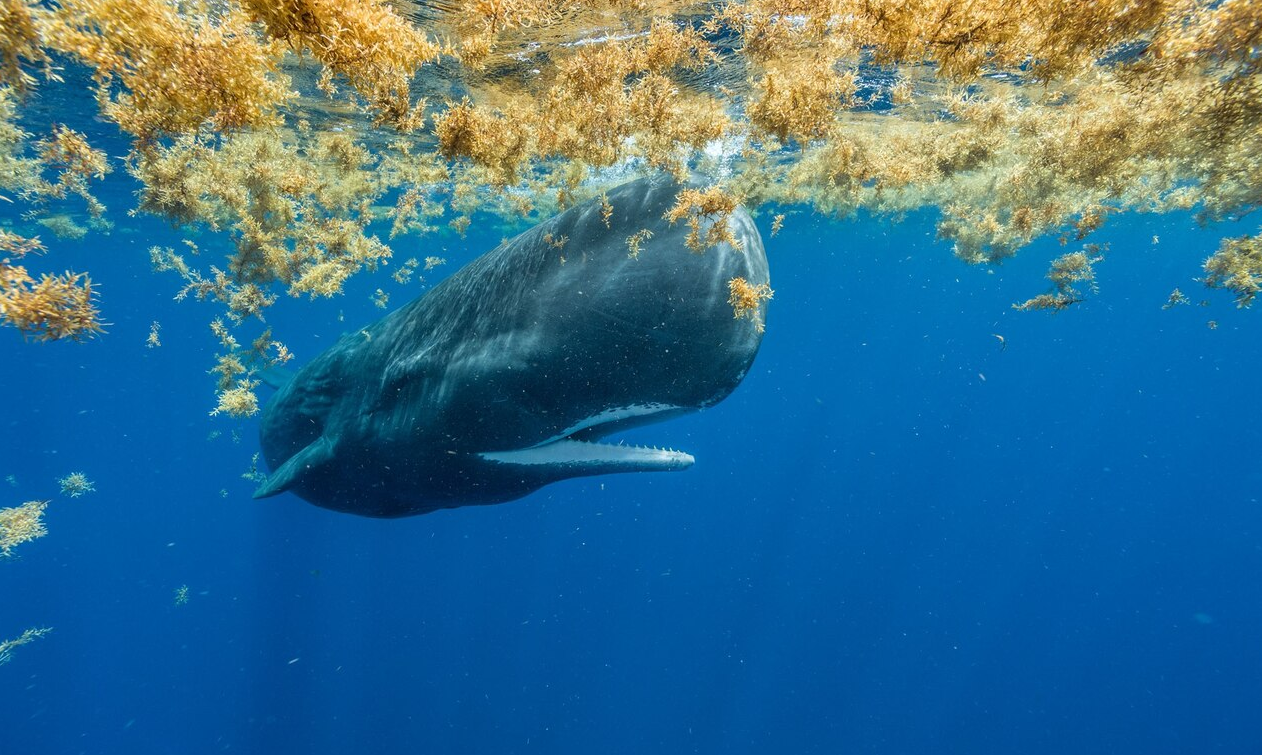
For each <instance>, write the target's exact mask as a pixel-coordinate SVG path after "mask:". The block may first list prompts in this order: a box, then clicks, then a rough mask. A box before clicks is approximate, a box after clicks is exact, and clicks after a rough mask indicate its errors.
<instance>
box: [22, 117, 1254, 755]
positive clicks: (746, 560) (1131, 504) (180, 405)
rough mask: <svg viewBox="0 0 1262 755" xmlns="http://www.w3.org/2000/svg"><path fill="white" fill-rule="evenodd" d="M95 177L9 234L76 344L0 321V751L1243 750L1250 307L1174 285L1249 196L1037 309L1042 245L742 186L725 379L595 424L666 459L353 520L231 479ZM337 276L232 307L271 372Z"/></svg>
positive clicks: (232, 469) (347, 320)
mask: <svg viewBox="0 0 1262 755" xmlns="http://www.w3.org/2000/svg"><path fill="white" fill-rule="evenodd" d="M97 128H98V129H100V128H103V127H101V126H99V125H98V126H97ZM98 136H100V135H98ZM102 138H104V139H105V142H106V143H107V144H110V149H111V154H114V155H121V154H123V150H124V149H125V147H124V145H123V143H122V142H121V141H115V142H113V143H110V141H109V138H110V137H109V135H108V134H105V135H104V136H103V137H102ZM119 173H121V171H119ZM134 189H135V187H134V186H133V185H132V184H131V183H129V180H128V179H127V178H126V177H125V176H122V175H118V174H116V175H114V176H113V177H111V179H110V180H109V182H108V184H107V189H106V190H105V191H104V192H103V199H104V200H105V201H106V203H107V204H109V205H110V206H111V210H112V212H113V214H114V216H115V218H116V220H117V221H118V224H117V226H116V227H115V228H114V230H113V232H112V233H110V234H109V235H100V234H91V235H89V236H87V237H86V238H85V239H83V240H82V241H61V240H57V239H55V238H52V237H51V236H47V237H46V238H45V241H46V242H47V243H48V246H49V248H50V252H49V254H48V256H47V257H46V258H44V259H42V260H37V261H35V262H32V264H31V266H32V267H33V268H36V269H48V270H61V269H64V268H70V269H74V270H88V271H90V272H91V273H92V276H93V278H94V280H96V281H97V282H98V283H99V285H100V290H101V306H102V308H103V310H104V313H105V316H106V319H107V320H109V321H110V322H111V323H112V325H110V326H109V328H108V330H109V333H108V334H107V335H105V336H102V337H100V338H98V339H96V340H94V341H91V342H89V343H86V344H71V343H54V344H34V343H24V342H23V341H22V339H21V338H20V336H19V335H18V334H17V333H16V332H13V331H4V332H0V395H2V396H3V397H4V401H3V403H2V404H0V477H3V476H4V475H9V474H12V475H13V476H14V479H15V484H12V485H10V484H9V483H4V482H0V492H2V493H3V497H2V498H0V505H5V506H9V505H17V504H18V503H20V502H22V501H25V500H29V499H35V498H50V499H53V502H52V504H50V506H49V508H48V512H47V516H46V519H47V524H48V527H49V529H50V534H49V535H48V536H47V537H45V538H43V539H41V540H38V541H35V542H32V543H29V544H26V545H23V546H21V547H20V549H19V551H18V554H19V556H20V557H19V558H15V559H12V560H8V561H3V562H0V595H2V596H3V599H2V600H0V637H13V636H16V635H18V634H19V633H20V632H21V631H22V630H23V629H25V628H26V627H29V626H50V627H53V631H52V633H50V634H49V635H48V636H46V637H44V638H43V639H41V640H39V641H37V642H34V643H32V644H30V645H27V646H24V647H21V648H18V649H17V650H15V651H14V655H13V660H12V662H11V663H9V664H7V665H5V666H3V667H0V732H3V734H2V735H0V736H2V740H0V741H2V743H3V744H0V751H2V752H3V753H6V754H8V753H13V754H14V755H44V754H45V753H90V754H97V753H102V754H104V753H129V754H133V755H134V754H147V753H182V754H185V755H195V754H198V753H219V752H246V753H310V754H313V755H323V754H324V753H328V754H330V755H332V754H334V753H336V754H338V755H341V754H342V753H348V752H353V753H360V752H364V753H369V752H371V753H404V752H407V753H411V752H433V753H530V752H537V753H589V752H602V753H646V752H662V753H675V752H679V753H683V752H688V753H694V752H695V753H766V752H786V753H882V754H887V753H930V752H932V753H960V754H965V753H968V754H974V753H992V752H993V753H1031V754H1040V753H1047V754H1048V755H1053V754H1055V755H1061V754H1062V753H1066V752H1082V753H1143V754H1144V755H1160V754H1163V753H1188V752H1214V753H1258V752H1262V716H1259V715H1258V712H1259V710H1262V644H1260V643H1259V642H1258V638H1259V628H1260V627H1262V600H1259V598H1262V592H1260V591H1259V587H1258V575H1259V574H1262V506H1260V504H1259V500H1258V499H1259V496H1262V492H1260V490H1259V489H1260V487H1262V465H1260V463H1259V451H1260V450H1262V429H1260V427H1259V423H1258V392H1257V375H1258V373H1259V368H1262V355H1260V354H1259V350H1258V343H1259V340H1258V338H1259V334H1260V333H1262V323H1260V322H1259V320H1258V313H1257V312H1253V311H1248V310H1244V311H1239V310H1237V309H1236V308H1235V306H1234V303H1233V302H1232V301H1231V299H1230V297H1229V296H1227V295H1225V294H1223V293H1222V292H1202V291H1201V290H1200V288H1199V286H1198V284H1195V283H1194V282H1193V281H1192V280H1191V279H1192V278H1193V277H1195V275H1196V274H1197V272H1198V270H1199V265H1200V262H1201V261H1202V260H1203V259H1204V258H1205V257H1206V256H1208V255H1209V254H1210V253H1212V252H1213V251H1214V249H1215V248H1216V247H1217V244H1218V240H1219V239H1220V238H1221V237H1222V236H1224V235H1232V234H1235V235H1238V234H1241V233H1246V232H1253V231H1254V230H1256V229H1255V222H1252V223H1251V222H1248V221H1246V222H1243V223H1239V224H1235V225H1226V224H1223V225H1217V226H1214V227H1212V228H1210V229H1208V230H1201V229H1198V228H1197V226H1196V224H1195V223H1194V222H1193V220H1192V218H1191V217H1190V216H1188V215H1166V216H1144V215H1132V216H1122V217H1114V218H1111V219H1110V221H1109V223H1108V224H1107V225H1106V226H1105V228H1104V229H1103V230H1101V231H1100V232H1099V233H1098V234H1097V235H1096V236H1095V237H1093V239H1092V240H1094V241H1097V242H1107V243H1108V244H1109V250H1108V252H1107V253H1106V255H1105V259H1104V261H1103V262H1101V263H1100V264H1099V265H1098V268H1097V270H1098V276H1099V291H1098V293H1096V294H1093V295H1091V296H1089V297H1088V300H1087V301H1085V302H1084V303H1082V304H1080V305H1077V306H1075V307H1072V308H1070V309H1069V310H1068V311H1065V312H1063V313H1061V314H1058V315H1047V314H1044V313H1020V312H1016V311H1014V310H1012V309H1011V304H1012V303H1013V302H1016V301H1021V300H1024V299H1026V298H1028V297H1030V296H1032V295H1034V294H1037V293H1040V292H1042V291H1043V290H1044V289H1045V286H1046V281H1045V280H1044V279H1043V275H1044V273H1045V271H1046V267H1047V264H1048V262H1049V260H1050V259H1052V258H1053V257H1055V256H1056V255H1058V254H1060V253H1062V252H1063V251H1064V250H1063V249H1062V248H1061V247H1060V246H1059V245H1058V244H1057V243H1056V242H1055V241H1054V240H1049V241H1045V242H1040V243H1038V244H1035V245H1034V246H1033V247H1031V248H1030V249H1027V250H1025V251H1023V252H1022V253H1021V254H1020V255H1019V256H1018V257H1017V258H1015V259H1013V260H1011V261H1009V262H1007V263H1005V264H1004V265H1002V266H1001V267H998V268H995V269H993V270H987V269H985V268H976V267H969V266H966V265H964V264H963V263H961V262H959V261H958V260H956V259H954V258H953V257H952V255H951V250H950V248H949V246H948V245H946V244H945V243H943V242H941V241H937V240H935V237H934V231H933V223H934V216H933V215H932V214H931V213H918V214H913V215H911V216H909V217H907V218H904V219H903V220H902V221H901V222H898V223H892V222H890V221H889V220H888V219H879V218H871V217H866V216H865V217H859V218H855V219H852V220H848V221H840V222H839V221H829V220H824V219H821V218H818V217H814V216H812V215H810V214H809V213H804V212H796V211H793V210H792V208H788V209H789V211H790V214H789V215H788V219H787V222H786V223H785V228H784V231H783V232H782V233H781V234H779V235H778V236H776V237H775V238H770V234H769V226H770V222H771V214H772V213H770V212H766V213H764V214H763V215H761V216H760V218H759V223H760V227H761V229H762V231H763V234H764V239H765V241H766V244H767V250H768V255H769V258H770V262H771V270H772V285H773V287H774V289H775V292H776V293H775V300H774V301H773V302H772V303H771V306H770V311H769V317H768V323H767V333H766V339H765V341H764V344H763V348H762V351H761V353H760V354H759V356H758V359H757V361H756V363H755V366H754V369H753V371H752V372H751V374H750V375H749V376H748V378H747V379H746V380H745V382H744V383H743V384H742V385H741V386H740V388H739V389H738V390H737V391H736V393H735V394H733V395H732V396H731V397H730V398H729V399H728V400H726V401H725V402H723V403H722V404H720V405H718V406H717V407H715V408H713V409H710V410H707V411H705V412H703V413H700V414H697V415H694V416H690V417H687V418H683V419H677V420H673V421H670V422H668V423H664V424H659V425H653V426H650V427H646V428H642V429H639V430H637V431H634V432H632V433H627V434H626V435H625V437H626V438H627V439H628V441H632V442H642V443H653V444H661V445H670V446H672V447H675V448H681V449H685V450H687V451H689V452H691V453H692V454H694V455H695V456H696V457H697V464H696V466H695V467H693V468H692V469H690V470H688V471H686V472H682V473H678V474H659V475H651V474H640V475H622V476H607V477H595V478H586V479H581V480H574V481H569V482H565V483H561V484H557V485H553V486H550V487H547V488H545V489H543V490H541V491H540V492H538V493H536V494H534V495H531V496H529V497H528V498H526V499H523V500H520V501H517V502H514V503H509V504H504V505H500V506H490V507H470V508H462V509H457V510H452V511H442V512H438V513H435V514H430V515H426V516H422V517H416V518H411V519H403V520H392V521H381V520H372V519H363V518H357V517H352V516H347V515H342V514H336V513H333V512H330V511H326V510H323V509H319V508H316V507H313V506H311V505H309V504H306V503H304V502H302V501H300V500H299V499H297V498H295V497H292V496H288V495H286V496H282V497H278V498H274V499H269V500H265V501H255V500H252V499H251V498H250V493H251V491H252V490H253V487H254V483H252V482H250V481H248V480H245V479H243V478H242V476H241V475H242V473H243V472H245V471H246V470H247V469H248V467H249V465H250V459H251V456H252V455H253V454H254V453H255V452H256V451H257V424H256V423H255V422H251V421H244V422H238V421H232V420H227V419H223V418H212V417H209V416H208V411H209V409H210V408H212V406H213V404H214V398H213V380H212V378H211V377H210V376H209V375H207V374H206V371H207V370H208V369H209V367H211V366H212V365H213V363H214V359H213V354H214V353H215V346H216V344H215V341H214V339H213V337H212V336H211V334H210V332H209V330H208V328H207V322H208V321H209V320H210V319H211V318H212V317H214V316H215V315H216V314H217V311H216V310H215V309H214V308H213V307H212V306H211V305H208V304H199V303H196V302H175V301H173V300H172V297H173V294H174V293H175V292H176V290H178V288H179V285H180V284H179V281H178V279H177V278H175V277H173V276H171V275H169V274H167V275H161V274H155V273H154V272H152V271H151V270H150V265H149V260H148V254H147V249H148V248H149V246H151V245H154V244H158V245H172V246H174V245H178V244H179V243H180V239H181V238H183V237H184V236H183V235H182V233H181V232H176V231H174V230H172V229H171V228H169V227H168V226H166V225H165V224H164V223H162V222H160V221H158V220H157V219H154V218H150V217H144V216H141V217H137V218H127V217H126V216H125V215H124V214H122V211H124V210H126V209H128V208H129V207H131V206H132V205H133V204H134V198H133V197H132V194H131V193H132V192H133V191H134ZM0 211H7V210H4V208H3V207H0ZM502 232H503V231H502V229H501V228H499V227H498V226H496V225H495V224H494V223H493V222H492V221H490V220H489V219H485V218H480V219H479V220H478V222H476V223H475V225H474V228H473V229H472V231H471V233H470V235H469V238H468V239H467V240H460V239H454V238H445V239H438V240H435V239H433V238H429V239H425V240H417V239H415V238H413V239H405V240H402V241H398V242H396V243H395V253H396V258H397V259H403V258H406V257H408V256H421V255H430V254H436V255H439V256H444V257H446V258H447V259H448V260H449V264H448V265H447V266H446V267H444V268H440V269H439V270H437V271H435V273H436V274H435V275H432V276H431V279H430V281H429V282H430V283H432V282H433V281H434V280H437V279H438V278H439V277H441V275H443V274H447V273H449V272H451V271H454V270H455V269H456V268H458V266H459V265H460V264H462V263H463V262H466V261H468V260H470V259H472V258H473V257H475V256H476V255H477V254H479V253H480V252H482V251H485V250H486V249H489V248H490V247H491V246H493V245H494V244H495V243H497V242H498V241H499V238H500V236H501V234H502ZM1154 237H1156V241H1155V242H1154ZM196 238H197V241H198V243H199V245H201V246H203V248H204V249H206V250H207V257H206V259H205V261H204V262H205V263H206V264H209V262H211V261H213V260H214V259H215V257H214V256H213V255H215V254H218V253H220V252H222V244H223V243H224V242H223V240H222V239H216V238H215V237H213V236H211V235H202V236H198V237H196ZM1176 286H1178V287H1181V288H1182V289H1183V290H1184V291H1185V292H1188V293H1189V295H1190V296H1191V297H1192V300H1193V305H1191V306H1181V307H1177V308H1174V309H1171V310H1169V311H1164V310H1163V309H1162V306H1161V305H1162V304H1163V303H1165V301H1166V298H1167V296H1168V295H1169V293H1170V291H1171V289H1173V288H1174V287H1176ZM377 287H382V288H385V289H386V290H387V291H390V292H391V293H392V296H393V299H392V303H394V304H402V303H403V302H405V301H407V300H408V299H409V298H410V297H412V296H415V295H417V294H419V293H421V292H422V291H423V290H424V289H423V287H422V286H418V285H417V284H415V283H413V284H412V285H411V286H408V287H403V286H399V285H397V284H395V283H393V282H392V281H390V280H389V276H388V271H387V272H382V273H381V274H379V275H378V276H377V277H375V278H374V277H372V276H364V277H361V278H360V279H357V280H355V281H354V282H352V284H351V285H350V286H348V291H347V293H346V295H345V296H343V297H339V298H336V299H333V300H330V301H318V302H314V303H312V302H307V301H299V300H290V299H286V300H284V301H282V302H280V303H279V304H278V305H277V306H276V307H274V308H273V309H272V310H270V311H269V315H268V320H269V324H271V325H272V326H273V327H274V328H275V331H276V333H277V334H278V335H279V336H280V337H282V338H283V339H284V340H285V341H286V342H287V344H288V345H289V346H290V348H291V349H292V350H293V352H294V353H295V354H296V355H297V360H298V361H299V362H301V361H303V360H305V359H308V358H310V357H312V356H314V355H315V354H317V353H319V351H321V350H322V349H323V348H325V347H326V346H328V345H329V344H331V343H332V341H333V340H334V339H335V338H337V337H338V336H339V335H340V334H341V333H343V332H345V331H347V330H352V329H356V328H359V327H361V326H362V325H363V324H366V323H368V322H370V321H372V320H374V319H376V318H377V317H379V316H380V315H381V314H382V313H381V311H380V310H378V309H377V308H375V307H374V306H373V304H372V303H371V301H370V295H371V293H372V291H373V290H375V289H376V288H377ZM1202 298H1205V299H1208V300H1209V302H1210V304H1209V306H1207V307H1201V306H1198V305H1197V304H1196V303H1197V302H1198V301H1199V300H1200V299H1202ZM155 320H157V321H159V322H160V323H161V338H162V341H163V345H162V346H161V347H160V348H156V349H149V348H146V346H145V338H146V335H147V334H148V332H149V328H150V324H151V322H152V321H155ZM1211 320H1212V321H1215V322H1216V323H1217V327H1216V328H1215V329H1211V328H1209V327H1208V323H1209V322H1210V321H1211ZM996 334H998V335H1001V336H1003V342H1004V344H1006V345H1001V343H1000V340H999V339H997V338H996V337H995V335H996ZM212 432H218V433H220V435H219V437H216V438H211V437H209V436H210V435H211V434H212ZM234 435H235V437H234ZM73 471H83V472H84V473H85V474H87V476H88V477H89V478H91V479H92V480H93V481H94V483H95V486H96V491H97V492H95V493H93V494H89V495H86V496H83V497H81V498H77V499H70V498H66V497H64V496H59V495H58V494H57V485H56V480H57V478H59V477H62V476H64V475H66V474H68V473H70V472H73ZM181 586H187V587H188V589H189V600H188V602H187V603H186V604H183V605H177V604H176V602H175V600H174V595H175V591H176V590H177V588H180V587H181Z"/></svg>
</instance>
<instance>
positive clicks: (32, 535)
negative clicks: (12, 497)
mask: <svg viewBox="0 0 1262 755" xmlns="http://www.w3.org/2000/svg"><path fill="white" fill-rule="evenodd" d="M47 507H48V501H27V502H26V503H24V504H22V505H21V506H14V507H12V508H7V509H0V558H9V557H10V556H12V555H13V549H14V548H16V547H17V546H19V545H21V544H22V543H29V542H30V541H32V540H35V539H37V538H41V537H43V536H44V535H47V534H48V528H47V527H46V526H45V525H44V519H43V517H44V509H45V508H47Z"/></svg>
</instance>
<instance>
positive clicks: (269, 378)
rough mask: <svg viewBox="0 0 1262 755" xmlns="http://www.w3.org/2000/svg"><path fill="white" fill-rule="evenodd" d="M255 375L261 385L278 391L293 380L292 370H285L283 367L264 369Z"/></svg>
mask: <svg viewBox="0 0 1262 755" xmlns="http://www.w3.org/2000/svg"><path fill="white" fill-rule="evenodd" d="M255 375H257V376H258V379H259V380H260V381H262V383H263V385H266V386H267V387H268V388H272V389H275V390H278V391H279V390H280V389H281V388H284V387H285V384H286V383H288V382H289V381H291V380H293V379H294V371H293V370H287V369H285V368H284V367H275V366H272V367H264V368H263V369H262V370H260V371H258V372H256V373H255Z"/></svg>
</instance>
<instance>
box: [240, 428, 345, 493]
mask: <svg viewBox="0 0 1262 755" xmlns="http://www.w3.org/2000/svg"><path fill="white" fill-rule="evenodd" d="M334 445H335V444H334V443H333V441H332V440H330V439H329V438H328V437H326V436H323V435H321V436H320V437H319V438H317V439H316V440H315V441H313V442H312V443H311V445H309V446H307V447H306V448H304V449H302V450H301V451H299V452H298V453H296V454H294V455H293V456H290V457H289V460H288V461H286V462H285V463H284V464H281V465H280V467H279V468H278V469H277V470H276V471H275V472H272V473H271V474H270V475H268V477H267V479H266V480H264V481H263V484H262V485H260V486H259V489H258V490H256V491H254V497H255V498H267V497H269V496H274V495H277V494H280V493H284V492H285V491H286V490H289V489H290V488H292V487H293V486H294V485H296V484H297V483H298V481H299V480H301V479H302V478H303V476H304V475H307V474H310V473H311V471H312V470H313V469H316V468H318V467H321V466H324V465H325V464H327V463H329V462H330V461H332V460H333V450H334Z"/></svg>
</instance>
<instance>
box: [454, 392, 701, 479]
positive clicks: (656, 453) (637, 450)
mask: <svg viewBox="0 0 1262 755" xmlns="http://www.w3.org/2000/svg"><path fill="white" fill-rule="evenodd" d="M680 411H682V407H678V406H674V405H671V404H633V405H631V406H624V407H619V408H616V409H606V410H605V411H602V412H600V413H599V414H596V415H593V416H591V417H588V418H586V419H584V420H582V421H580V422H577V423H575V424H574V425H573V426H571V427H568V428H566V429H565V431H563V432H561V433H558V434H556V435H554V436H552V437H551V438H548V439H547V440H545V441H543V442H541V443H536V444H535V445H533V446H530V447H528V448H521V449H516V450H511V451H488V452H483V453H480V454H478V455H479V456H480V457H482V458H483V459H486V460H487V461H495V462H500V463H501V464H519V465H524V466H533V467H538V466H554V467H564V468H566V469H568V470H571V471H572V473H573V474H600V473H604V472H653V471H672V470H677V469H687V468H688V467H690V466H692V464H693V462H695V461H696V459H694V458H693V457H692V455H691V454H687V453H684V452H683V451H676V450H674V449H670V448H656V447H653V446H633V445H625V444H622V443H599V442H596V441H591V440H582V439H580V438H579V437H575V436H576V435H579V436H583V437H591V436H599V435H602V434H603V433H602V432H601V430H602V429H605V430H606V431H610V430H613V429H615V428H616V427H618V426H621V425H625V424H627V423H628V422H633V423H635V424H640V423H643V422H646V421H652V420H649V419H648V418H649V417H652V416H653V415H658V414H678V413H679V412H680Z"/></svg>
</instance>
